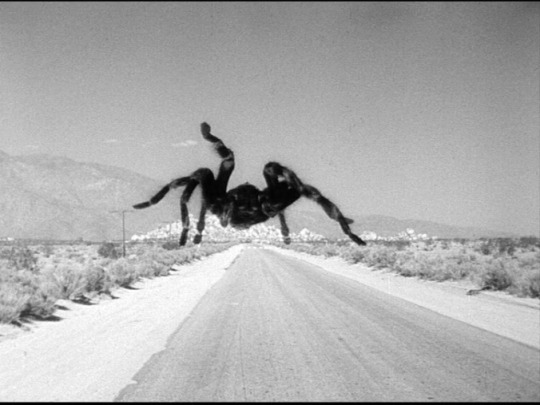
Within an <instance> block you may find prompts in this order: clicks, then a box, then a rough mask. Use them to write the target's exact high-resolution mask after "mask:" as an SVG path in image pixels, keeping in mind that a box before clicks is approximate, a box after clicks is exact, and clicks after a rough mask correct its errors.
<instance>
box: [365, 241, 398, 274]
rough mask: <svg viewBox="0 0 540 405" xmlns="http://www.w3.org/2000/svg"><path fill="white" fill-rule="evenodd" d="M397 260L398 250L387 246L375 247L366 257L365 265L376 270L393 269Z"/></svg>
mask: <svg viewBox="0 0 540 405" xmlns="http://www.w3.org/2000/svg"><path fill="white" fill-rule="evenodd" d="M396 260H397V252H396V250H395V249H392V248H391V247H387V246H374V247H373V248H372V249H369V250H368V251H367V254H366V255H365V256H364V263H365V264H367V265H368V266H373V267H375V268H376V269H383V268H392V267H393V266H394V264H395V263H396Z"/></svg>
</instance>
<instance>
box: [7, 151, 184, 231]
mask: <svg viewBox="0 0 540 405" xmlns="http://www.w3.org/2000/svg"><path fill="white" fill-rule="evenodd" d="M162 185H163V184H162V183H159V182H157V181H155V180H152V179H150V178H147V177H144V176H141V175H139V174H136V173H134V172H130V171H129V170H125V169H121V168H118V167H113V166H105V165H99V164H94V163H81V162H76V161H73V160H71V159H67V158H64V157H57V156H48V155H28V156H10V155H8V154H6V153H4V152H1V151H0V237H13V238H40V239H78V238H83V239H85V240H97V241H99V240H107V239H120V238H121V237H122V218H121V214H119V213H110V212H109V211H111V210H122V209H130V208H131V205H132V204H134V203H137V202H141V201H144V200H146V199H147V198H148V197H150V196H151V195H152V193H154V192H156V191H157V190H159V188H160V187H161V186H162ZM178 213H179V208H178V199H176V201H175V199H174V198H172V199H170V200H168V201H164V202H163V204H160V206H159V207H156V208H155V209H153V210H151V211H148V212H146V213H145V215H140V214H141V213H140V212H134V213H127V214H126V215H125V216H126V233H135V232H140V231H145V230H148V229H151V228H153V227H155V225H156V223H159V222H160V221H172V220H174V219H176V216H177V215H178ZM175 215H176V216H175Z"/></svg>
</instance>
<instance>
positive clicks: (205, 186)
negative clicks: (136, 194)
mask: <svg viewBox="0 0 540 405" xmlns="http://www.w3.org/2000/svg"><path fill="white" fill-rule="evenodd" d="M215 183H216V180H215V179H214V174H213V173H212V170H210V169H208V168H206V167H202V168H200V169H197V170H195V171H194V172H193V173H192V174H191V175H190V176H186V177H180V178H178V179H175V180H172V181H171V182H170V183H169V184H167V185H166V186H165V187H163V188H162V189H161V190H160V191H158V193H157V194H156V195H154V196H153V197H152V198H151V199H150V200H148V201H145V202H143V203H140V204H135V205H134V206H133V208H135V209H142V208H147V207H150V206H152V205H155V204H157V203H158V202H160V201H161V200H162V199H163V197H165V196H166V195H167V193H168V192H169V191H170V190H172V189H175V188H178V187H182V186H186V188H185V189H184V191H183V193H182V196H181V197H180V215H181V217H182V234H181V235H180V241H179V243H180V246H184V245H185V244H186V240H187V234H188V231H189V213H188V209H187V203H188V202H189V199H190V198H191V194H193V191H194V190H195V188H196V187H197V185H199V184H200V186H201V189H202V198H203V202H202V205H201V212H200V214H199V223H198V224H197V230H198V231H199V234H198V235H195V237H194V239H193V241H194V243H200V242H201V239H202V235H201V233H202V230H203V229H204V217H205V213H206V207H207V204H209V203H210V204H211V203H214V202H215V198H216V193H215V190H214V189H215Z"/></svg>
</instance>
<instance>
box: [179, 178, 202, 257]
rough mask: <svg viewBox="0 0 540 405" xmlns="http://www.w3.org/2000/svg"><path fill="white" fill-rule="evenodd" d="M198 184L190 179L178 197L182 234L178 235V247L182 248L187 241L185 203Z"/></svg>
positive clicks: (187, 230) (187, 219) (187, 215)
mask: <svg viewBox="0 0 540 405" xmlns="http://www.w3.org/2000/svg"><path fill="white" fill-rule="evenodd" d="M198 184H199V182H198V181H197V180H195V179H190V180H189V182H188V184H187V186H186V188H185V189H184V191H183V192H182V196H181V197H180V216H181V218H182V233H181V234H180V241H179V244H180V246H184V245H185V244H186V241H187V235H188V232H189V212H188V208H187V203H188V201H189V199H190V198H191V194H193V190H195V187H197V185H198Z"/></svg>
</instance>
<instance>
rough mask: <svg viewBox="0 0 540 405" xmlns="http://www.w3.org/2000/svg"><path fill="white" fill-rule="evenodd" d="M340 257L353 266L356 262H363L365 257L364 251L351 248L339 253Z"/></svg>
mask: <svg viewBox="0 0 540 405" xmlns="http://www.w3.org/2000/svg"><path fill="white" fill-rule="evenodd" d="M340 256H341V257H343V259H345V260H346V261H347V262H349V263H353V264H354V263H358V262H363V261H364V260H365V257H366V249H365V248H358V247H356V246H353V247H351V248H349V249H344V250H343V251H342V252H341V255H340Z"/></svg>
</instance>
